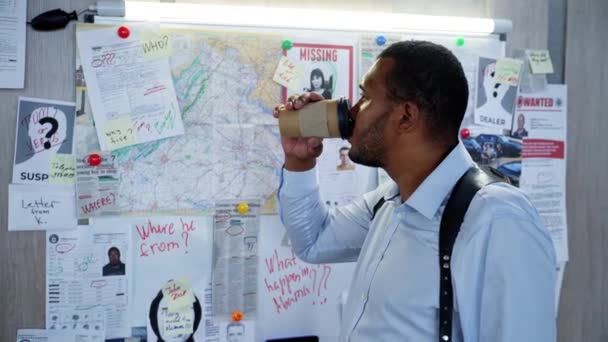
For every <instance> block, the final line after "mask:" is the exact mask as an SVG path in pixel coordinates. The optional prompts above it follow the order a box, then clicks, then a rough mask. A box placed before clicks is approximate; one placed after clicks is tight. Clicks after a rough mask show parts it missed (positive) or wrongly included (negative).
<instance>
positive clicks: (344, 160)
mask: <svg viewBox="0 0 608 342" xmlns="http://www.w3.org/2000/svg"><path fill="white" fill-rule="evenodd" d="M348 151H350V147H348V146H343V147H340V150H338V153H339V155H340V164H338V165H337V166H336V170H338V171H350V170H354V169H355V164H353V162H352V161H351V160H350V158H349V157H348Z"/></svg>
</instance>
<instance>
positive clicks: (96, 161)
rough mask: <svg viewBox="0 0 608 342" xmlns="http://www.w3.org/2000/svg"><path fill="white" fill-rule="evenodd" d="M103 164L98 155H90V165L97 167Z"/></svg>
mask: <svg viewBox="0 0 608 342" xmlns="http://www.w3.org/2000/svg"><path fill="white" fill-rule="evenodd" d="M99 164H101V156H100V155H99V154H97V153H93V154H91V155H89V165H91V166H97V165H99Z"/></svg>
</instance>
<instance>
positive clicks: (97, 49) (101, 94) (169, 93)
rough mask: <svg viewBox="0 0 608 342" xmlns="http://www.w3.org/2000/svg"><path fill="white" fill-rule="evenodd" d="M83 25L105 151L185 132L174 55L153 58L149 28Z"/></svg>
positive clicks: (82, 47)
mask: <svg viewBox="0 0 608 342" xmlns="http://www.w3.org/2000/svg"><path fill="white" fill-rule="evenodd" d="M117 29H118V28H117V27H111V28H104V29H98V28H97V29H89V30H86V29H79V30H78V32H77V34H76V38H77V42H78V50H79V52H80V60H81V62H82V66H83V71H84V75H85V78H86V82H87V89H88V91H89V99H90V101H91V108H92V110H93V117H94V120H95V126H96V129H97V135H98V138H99V143H100V146H101V149H102V150H104V151H106V150H114V149H118V148H121V147H125V146H130V145H135V144H138V143H143V142H148V141H153V140H158V139H163V138H167V137H173V136H176V135H182V134H184V127H183V123H182V117H181V112H180V109H179V106H178V104H177V97H176V94H175V88H174V86H173V79H172V78H171V71H170V68H169V60H168V58H158V59H148V58H146V57H145V54H144V49H143V47H142V41H141V39H142V37H144V36H146V30H149V28H147V27H143V26H136V25H133V26H129V29H130V32H131V33H130V36H129V37H128V38H120V37H119V36H118V33H117Z"/></svg>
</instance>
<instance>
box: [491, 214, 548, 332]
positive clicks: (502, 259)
mask: <svg viewBox="0 0 608 342" xmlns="http://www.w3.org/2000/svg"><path fill="white" fill-rule="evenodd" d="M543 230H544V228H543V227H542V226H541V225H540V223H535V222H534V221H533V220H526V219H518V218H517V217H514V216H512V217H507V216H503V217H498V218H496V217H495V218H493V220H492V223H491V227H490V234H489V236H488V245H487V257H486V260H485V267H484V268H483V269H484V274H483V276H482V279H483V287H482V294H481V303H480V304H481V307H480V322H479V329H480V332H479V341H493V342H512V341H535V342H554V341H555V340H556V317H555V303H554V301H555V281H556V276H557V272H556V261H555V250H554V248H553V245H552V242H551V239H550V238H549V236H548V234H547V233H546V232H545V231H543Z"/></svg>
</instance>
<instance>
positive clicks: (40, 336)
mask: <svg viewBox="0 0 608 342" xmlns="http://www.w3.org/2000/svg"><path fill="white" fill-rule="evenodd" d="M0 4H1V3H0ZM104 340H105V339H104V333H103V331H96V332H91V331H88V330H75V331H57V330H44V329H19V330H17V342H103V341H104Z"/></svg>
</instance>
